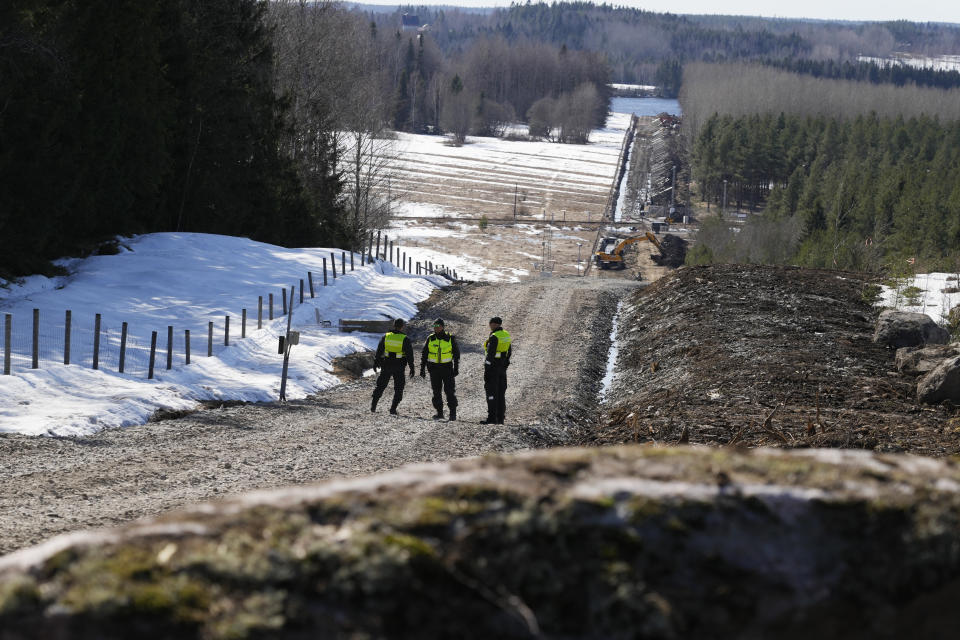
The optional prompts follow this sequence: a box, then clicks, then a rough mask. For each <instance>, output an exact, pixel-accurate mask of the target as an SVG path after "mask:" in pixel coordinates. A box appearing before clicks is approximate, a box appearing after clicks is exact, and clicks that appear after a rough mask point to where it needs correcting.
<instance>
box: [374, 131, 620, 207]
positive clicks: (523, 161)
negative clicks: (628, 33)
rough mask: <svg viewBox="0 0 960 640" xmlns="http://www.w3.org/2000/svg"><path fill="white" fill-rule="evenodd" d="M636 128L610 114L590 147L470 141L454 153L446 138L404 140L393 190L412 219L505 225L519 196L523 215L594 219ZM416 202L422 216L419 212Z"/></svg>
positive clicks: (404, 135) (401, 136)
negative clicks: (627, 136) (627, 135)
mask: <svg viewBox="0 0 960 640" xmlns="http://www.w3.org/2000/svg"><path fill="white" fill-rule="evenodd" d="M629 123H630V116H629V114H622V113H613V114H611V115H610V116H609V118H608V120H607V125H606V127H605V128H603V129H597V130H594V131H593V132H592V133H591V135H590V144H587V145H572V144H557V143H552V142H544V141H520V140H504V139H501V138H482V137H474V136H470V137H468V138H467V144H465V145H463V146H461V147H455V146H452V145H450V143H449V139H448V138H446V137H441V136H428V135H415V134H408V133H399V134H398V138H399V139H398V142H397V154H398V160H397V162H396V163H395V165H394V167H393V176H392V178H391V183H390V184H391V191H392V193H393V194H394V195H396V196H397V197H399V199H400V200H401V201H403V202H404V203H406V208H405V209H403V210H402V213H401V215H407V216H410V215H418V216H421V215H428V216H438V217H440V216H449V217H479V216H481V215H486V216H488V217H491V218H506V217H510V216H512V215H513V210H514V199H515V196H516V198H517V204H518V208H519V209H520V212H521V213H520V214H521V215H527V216H541V215H542V214H543V212H544V211H546V212H547V217H549V215H550V212H556V215H559V214H560V212H561V211H562V210H566V211H569V212H570V213H571V214H572V213H574V212H576V213H577V214H579V215H583V216H586V215H587V213H588V212H590V213H591V215H594V216H595V215H597V214H598V213H599V212H600V211H601V210H602V209H603V205H604V203H605V199H606V195H607V191H608V190H609V188H610V181H611V180H612V178H613V174H614V171H615V168H616V167H615V165H616V161H617V155H618V154H619V152H620V145H621V143H622V142H623V135H624V131H625V130H626V127H627V126H628V125H629ZM411 203H415V204H416V209H422V211H419V210H418V211H416V213H413V212H412V211H411V209H410V208H409V207H410V204H411Z"/></svg>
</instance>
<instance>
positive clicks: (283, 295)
mask: <svg viewBox="0 0 960 640" xmlns="http://www.w3.org/2000/svg"><path fill="white" fill-rule="evenodd" d="M280 297H281V298H283V313H282V314H280V315H284V316H285V315H287V288H286V287H284V288H283V289H280ZM290 302H293V296H292V295H291V296H290Z"/></svg>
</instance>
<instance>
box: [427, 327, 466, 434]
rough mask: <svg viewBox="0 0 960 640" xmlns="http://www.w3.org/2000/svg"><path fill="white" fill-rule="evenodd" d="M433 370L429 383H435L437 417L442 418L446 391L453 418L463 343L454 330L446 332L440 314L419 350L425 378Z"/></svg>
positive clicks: (434, 393)
mask: <svg viewBox="0 0 960 640" xmlns="http://www.w3.org/2000/svg"><path fill="white" fill-rule="evenodd" d="M427 370H429V371H430V386H431V387H433V408H434V409H436V410H437V414H436V415H435V416H433V419H434V420H443V398H442V397H441V395H440V392H441V391H444V392H445V393H446V396H447V406H448V407H449V408H450V421H451V422H452V421H454V420H456V419H457V386H456V382H455V381H454V378H456V377H457V374H459V373H460V347H458V346H457V340H456V338H454V337H453V335H452V334H449V333H447V331H446V328H445V327H444V326H443V319H442V318H437V319H436V321H434V323H433V333H432V334H430V337H429V338H427V341H426V342H425V343H424V345H423V353H422V354H420V377H421V378H424V377H426V375H427Z"/></svg>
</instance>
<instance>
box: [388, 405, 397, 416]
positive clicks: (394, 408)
mask: <svg viewBox="0 0 960 640" xmlns="http://www.w3.org/2000/svg"><path fill="white" fill-rule="evenodd" d="M390 415H394V416H395V415H399V414H398V413H397V405H395V404H392V405H390Z"/></svg>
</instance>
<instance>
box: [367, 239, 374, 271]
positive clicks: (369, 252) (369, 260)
mask: <svg viewBox="0 0 960 640" xmlns="http://www.w3.org/2000/svg"><path fill="white" fill-rule="evenodd" d="M372 254H373V232H372V231H371V232H370V244H369V246H368V247H367V264H370V263H372V262H373V255H372Z"/></svg>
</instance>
